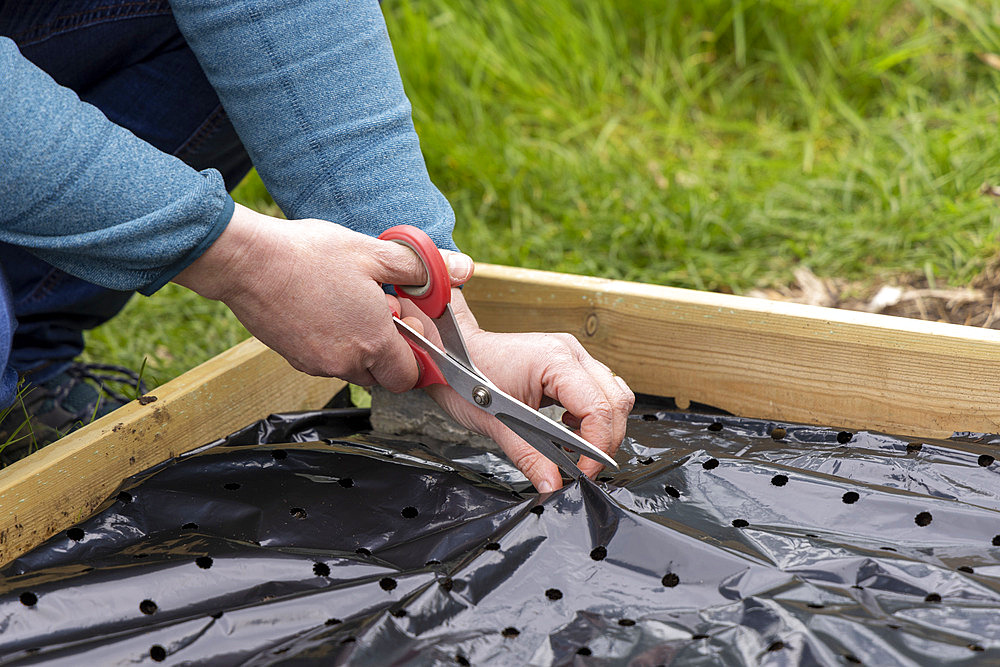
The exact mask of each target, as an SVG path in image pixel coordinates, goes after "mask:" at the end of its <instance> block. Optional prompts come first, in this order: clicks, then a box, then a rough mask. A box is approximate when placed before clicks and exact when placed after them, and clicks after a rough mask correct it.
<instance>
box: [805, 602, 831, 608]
mask: <svg viewBox="0 0 1000 667" xmlns="http://www.w3.org/2000/svg"><path fill="white" fill-rule="evenodd" d="M806 606H807V607H809V608H810V609H822V608H823V607H825V606H826V605H824V604H820V603H819V602H810V603H809V604H807V605H806Z"/></svg>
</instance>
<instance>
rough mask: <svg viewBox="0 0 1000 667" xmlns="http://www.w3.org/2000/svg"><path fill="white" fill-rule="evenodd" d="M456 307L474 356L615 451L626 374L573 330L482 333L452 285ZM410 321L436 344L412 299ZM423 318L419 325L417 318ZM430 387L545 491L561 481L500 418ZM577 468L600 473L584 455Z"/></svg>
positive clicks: (405, 304) (529, 398)
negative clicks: (555, 404)
mask: <svg viewBox="0 0 1000 667" xmlns="http://www.w3.org/2000/svg"><path fill="white" fill-rule="evenodd" d="M451 304H452V309H453V310H454V311H455V316H456V319H457V320H458V323H459V327H460V328H461V329H462V333H463V335H464V337H465V342H466V346H467V347H468V350H469V355H470V356H471V357H472V360H473V362H474V363H475V364H476V366H477V367H478V368H479V370H480V371H482V372H483V374H484V375H485V376H486V377H488V378H489V379H490V380H491V381H492V382H493V383H494V384H496V385H497V386H498V387H500V389H502V390H503V391H505V392H507V393H508V394H510V395H511V396H513V397H515V398H517V399H518V400H520V401H522V402H523V403H526V404H528V405H529V406H531V407H533V408H536V409H537V408H538V407H539V406H540V405H543V404H545V403H546V402H552V401H555V402H558V403H559V404H560V405H562V406H563V407H564V408H566V410H567V412H566V414H565V415H564V416H563V422H564V423H566V425H567V426H569V427H570V428H572V429H574V430H576V431H577V432H578V433H579V434H580V436H581V437H583V438H584V439H585V440H587V441H588V442H590V443H591V444H593V445H595V446H597V447H599V448H600V449H602V450H604V451H605V452H607V453H608V454H609V455H613V454H614V453H615V451H616V450H617V449H618V447H619V445H621V442H622V440H623V439H624V438H625V425H626V419H627V417H628V414H629V412H630V411H631V409H632V405H633V403H634V402H635V396H634V395H633V393H632V391H631V390H630V389H629V388H628V385H626V384H625V381H624V380H622V378H620V377H618V376H616V375H614V374H613V373H612V372H611V370H610V369H609V368H608V367H607V366H605V365H604V364H602V363H601V362H599V361H597V360H596V359H594V358H593V357H591V356H590V355H589V354H588V353H587V351H586V350H585V349H584V348H583V346H582V345H581V344H580V342H579V341H578V340H577V339H576V338H574V337H573V336H572V335H570V334H542V333H518V334H511V333H506V334H501V333H492V332H489V331H483V330H482V329H480V328H479V325H478V324H477V323H476V320H475V317H474V316H473V315H472V312H471V311H470V310H469V307H468V305H467V304H466V302H465V299H464V297H463V296H462V293H461V291H459V290H457V289H453V290H452V298H451ZM401 305H402V314H403V315H404V316H405V320H406V322H407V324H410V325H411V326H413V327H414V328H415V329H417V331H422V332H423V333H424V334H425V336H427V337H428V338H430V340H431V341H432V342H434V343H436V344H437V345H440V344H441V341H440V338H439V337H438V335H437V331H436V329H435V328H434V325H433V321H432V320H430V319H429V318H427V317H426V316H425V315H424V314H423V313H422V312H421V311H420V310H419V309H418V308H417V307H416V306H414V305H413V303H411V302H409V301H407V300H405V299H404V300H402V301H401ZM418 323H419V324H418ZM426 390H427V392H428V393H429V394H430V395H431V397H432V398H434V400H435V401H437V402H438V404H439V405H441V407H443V408H444V409H445V410H446V411H447V412H448V414H450V415H451V416H452V417H453V418H454V419H455V420H456V421H457V422H459V423H460V424H462V425H463V426H465V427H466V428H470V429H472V430H474V431H477V432H478V433H482V434H483V435H486V436H489V437H490V438H492V439H493V440H494V441H495V442H496V443H497V444H499V445H500V447H501V448H502V449H503V451H504V453H506V454H507V456H508V457H509V458H510V460H511V461H512V462H513V463H514V465H516V466H517V467H518V469H520V470H521V472H523V473H524V474H525V475H526V476H527V477H528V479H529V480H530V481H531V483H532V484H534V486H535V488H536V489H538V491H540V492H542V493H547V492H549V491H554V490H556V489H558V488H560V487H561V486H562V477H561V475H560V474H559V469H558V467H557V466H556V464H555V463H553V462H552V461H550V460H549V459H547V458H545V457H544V456H543V455H542V454H540V453H539V452H538V451H537V450H536V449H535V448H533V447H531V446H530V445H529V444H528V443H527V442H525V441H524V440H522V439H521V438H520V437H518V436H517V435H515V434H514V432H513V431H511V430H510V429H509V428H507V427H506V426H504V425H503V424H502V423H500V421H499V420H497V418H496V417H494V416H492V415H490V414H488V413H486V412H483V411H482V410H480V409H478V408H477V407H475V406H474V405H472V404H470V403H468V402H467V401H465V400H464V399H463V398H462V397H461V396H459V395H458V394H457V393H456V392H455V391H454V390H452V389H451V388H450V387H447V386H444V385H431V386H429V387H427V388H426ZM579 466H580V469H581V470H582V471H583V472H584V473H585V474H587V475H589V476H590V477H595V476H596V475H597V474H598V473H599V472H600V471H601V468H602V465H601V464H600V463H598V462H596V461H593V460H591V459H589V458H585V457H581V458H580V462H579Z"/></svg>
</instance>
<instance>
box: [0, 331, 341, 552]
mask: <svg viewBox="0 0 1000 667" xmlns="http://www.w3.org/2000/svg"><path fill="white" fill-rule="evenodd" d="M345 385H346V383H345V382H343V381H342V380H337V379H330V378H315V377H310V376H308V375H304V374H303V373H299V372H298V371H296V370H294V369H293V368H292V367H291V366H289V365H288V363H287V362H285V360H284V359H282V358H281V357H279V356H278V355H277V354H276V353H275V352H272V351H271V350H269V349H268V348H267V347H265V346H264V345H263V344H262V343H260V342H259V341H257V340H255V339H250V340H247V341H244V342H242V343H240V344H239V345H236V346H235V347H233V348H231V349H230V350H227V351H226V352H223V353H222V354H220V355H219V356H217V357H215V358H213V359H210V360H209V361H207V362H205V363H204V364H202V365H200V366H198V367H197V368H195V369H193V370H191V371H189V372H187V373H185V374H184V375H182V376H180V377H178V378H176V379H175V380H172V381H171V382H168V383H166V384H164V385H163V386H161V387H158V388H157V389H156V390H155V391H153V392H151V393H152V395H155V396H156V397H157V400H156V401H155V402H152V403H148V404H147V405H140V404H139V402H138V401H133V402H131V403H129V404H128V405H125V406H123V407H121V408H119V409H118V410H116V411H114V412H113V413H111V414H109V415H107V416H106V417H103V418H101V419H98V420H97V421H95V422H94V423H92V424H89V425H88V426H86V427H84V428H82V429H80V430H79V431H76V432H75V433H72V434H70V435H69V436H67V437H65V438H63V439H61V440H59V441H58V442H55V443H53V444H52V445H49V446H48V447H45V448H44V449H42V450H41V451H39V452H37V453H35V454H32V455H31V456H30V457H28V458H26V459H24V460H22V461H18V462H17V463H15V464H13V465H11V466H9V467H7V468H5V469H3V470H0V565H5V564H7V563H9V562H10V561H11V560H13V559H14V558H16V557H17V556H19V555H20V554H22V553H25V552H26V551H28V550H29V549H31V548H33V547H35V546H37V545H38V544H40V543H41V542H43V541H45V540H46V539H48V538H49V537H51V536H52V535H54V534H55V533H57V532H59V531H61V530H65V529H66V528H69V527H70V526H72V525H73V524H74V523H77V522H78V521H80V520H82V519H84V518H86V517H87V516H89V515H90V514H91V513H92V512H93V511H94V509H95V508H96V507H97V506H98V505H100V504H101V503H102V502H103V501H104V500H105V498H107V497H108V496H109V495H110V494H111V493H112V492H113V491H114V489H115V488H116V487H117V486H118V485H119V484H120V483H121V481H122V480H123V479H124V478H126V477H128V476H129V475H131V474H134V473H137V472H140V471H142V470H145V469H146V468H149V467H150V466H153V465H156V464H157V463H160V462H162V461H164V460H166V459H168V458H171V457H173V456H176V455H177V454H180V453H182V452H185V451H188V450H191V449H194V448H196V447H199V446H201V445H203V444H205V443H207V442H211V441H212V440H215V439H217V438H220V437H222V436H224V435H228V434H229V433H231V432H233V431H235V430H236V429H238V428H241V427H243V426H246V425H247V424H249V423H251V422H253V421H254V420H256V419H260V418H263V417H266V416H267V415H268V414H271V413H274V412H284V411H292V410H304V409H312V408H319V407H322V406H323V405H324V404H326V402H327V401H329V400H330V398H332V397H333V395H334V394H336V393H337V392H338V391H340V389H342V388H343V387H344V386H345Z"/></svg>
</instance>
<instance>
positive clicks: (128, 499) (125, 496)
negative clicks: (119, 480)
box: [118, 491, 132, 505]
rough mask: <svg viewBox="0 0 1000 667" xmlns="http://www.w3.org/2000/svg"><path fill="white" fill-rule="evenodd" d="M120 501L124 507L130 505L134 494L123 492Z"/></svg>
mask: <svg viewBox="0 0 1000 667" xmlns="http://www.w3.org/2000/svg"><path fill="white" fill-rule="evenodd" d="M118 500H119V502H121V503H122V504H123V505H128V504H129V503H130V502H132V494H131V493H129V492H128V491H122V492H120V493H119V494H118Z"/></svg>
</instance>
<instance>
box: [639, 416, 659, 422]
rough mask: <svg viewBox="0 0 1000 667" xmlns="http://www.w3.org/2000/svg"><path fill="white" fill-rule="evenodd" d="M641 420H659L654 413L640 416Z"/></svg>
mask: <svg viewBox="0 0 1000 667" xmlns="http://www.w3.org/2000/svg"><path fill="white" fill-rule="evenodd" d="M642 420H643V421H646V422H655V421H660V418H659V417H657V416H656V415H650V414H645V415H643V416H642Z"/></svg>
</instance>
